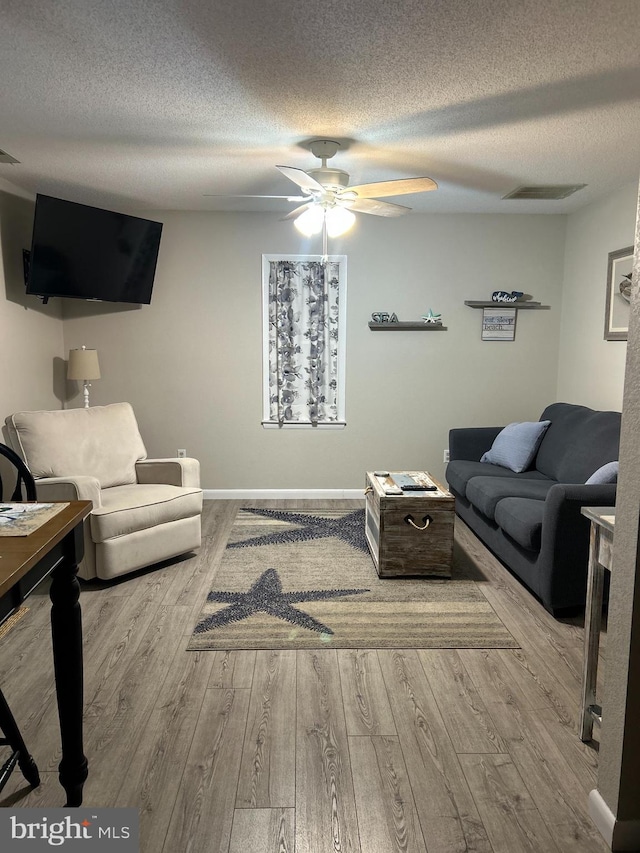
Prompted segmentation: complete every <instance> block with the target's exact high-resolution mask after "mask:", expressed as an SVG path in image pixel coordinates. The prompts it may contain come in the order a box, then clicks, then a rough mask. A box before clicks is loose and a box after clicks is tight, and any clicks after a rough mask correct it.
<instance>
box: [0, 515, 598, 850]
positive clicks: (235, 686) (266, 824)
mask: <svg viewBox="0 0 640 853" xmlns="http://www.w3.org/2000/svg"><path fill="white" fill-rule="evenodd" d="M256 503H257V502H253V503H252V504H249V503H247V502H244V504H243V503H241V502H236V501H208V502H207V503H206V504H205V512H204V515H203V534H204V536H203V547H202V549H201V551H200V552H199V554H198V555H196V556H193V557H190V558H186V559H184V560H182V561H180V562H173V563H172V564H168V565H166V566H162V567H160V568H157V569H155V570H153V571H145V572H141V573H138V574H137V575H135V576H130V577H128V578H125V579H124V580H122V581H120V582H117V583H98V584H91V585H89V584H83V591H82V595H81V605H82V609H83V622H84V645H85V751H86V753H87V757H88V759H89V778H88V780H87V784H86V786H85V804H86V805H88V806H133V807H136V808H137V809H138V810H139V812H140V825H141V850H142V851H144V853H176V851H189V853H199V851H207V853H212V852H213V851H216V853H240V851H241V852H242V853H245V851H251V853H294V851H295V853H458V851H475V853H491V851H494V853H517V851H527V853H537V852H538V851H539V853H555V851H557V853H567V852H568V851H576V853H578V851H580V853H590V851H593V853H606V851H607V850H608V848H607V846H606V845H605V844H604V842H603V841H602V839H601V837H600V835H599V834H598V832H597V830H596V829H595V827H594V826H593V824H592V822H591V820H590V818H589V815H588V808H587V795H588V793H589V791H590V790H591V789H592V788H594V787H595V781H596V769H597V743H591V744H588V745H586V744H583V743H581V741H580V740H579V738H578V736H577V720H578V710H579V695H580V678H581V667H582V633H583V630H582V619H581V618H574V619H570V620H561V621H560V620H556V619H553V618H552V617H551V616H550V615H549V614H548V613H547V612H546V611H545V610H544V609H543V608H542V606H541V605H539V604H538V603H537V602H536V601H535V599H534V598H533V597H532V596H530V595H529V594H528V593H527V592H526V591H525V590H524V588H523V587H522V586H521V585H520V584H519V583H518V582H517V581H515V580H514V579H513V578H512V577H511V576H510V575H509V573H508V572H507V571H506V570H505V569H504V568H503V567H502V566H501V565H500V564H499V563H498V561H497V560H495V559H494V558H493V557H492V556H491V555H490V554H489V553H488V552H487V551H486V549H485V548H484V547H483V546H482V545H481V544H480V543H479V542H478V540H477V539H476V538H475V537H474V535H473V534H472V533H471V532H470V531H469V530H468V529H467V528H466V527H465V525H464V524H463V523H461V522H460V521H457V526H456V537H457V540H458V542H459V543H460V545H461V546H462V547H463V548H464V549H465V551H466V552H467V554H469V555H470V556H471V558H472V559H473V561H474V563H475V565H476V566H477V569H478V572H479V575H480V576H481V577H482V578H483V580H481V581H479V586H480V588H481V590H482V592H483V593H484V595H485V596H486V598H487V599H488V600H489V601H490V603H491V604H492V606H493V607H494V609H495V610H496V612H497V613H498V615H499V616H500V617H501V619H502V620H503V621H504V623H505V624H506V625H507V627H508V628H509V630H510V631H511V632H512V634H513V635H514V637H515V638H516V639H517V640H518V642H519V643H520V645H521V648H519V649H486V650H485V649H463V650H450V649H445V650H434V649H429V650H413V649H401V650H392V649H387V650H383V651H382V650H381V651H376V650H374V649H359V650H351V649H343V650H335V649H320V650H318V651H309V650H304V651H297V652H293V651H258V652H255V651H246V652H245V651H230V652H221V651H218V652H187V651H185V648H186V644H187V641H188V638H189V636H190V634H191V631H192V629H193V625H194V624H195V622H196V619H197V617H198V614H199V611H200V608H201V606H202V603H203V601H204V599H205V596H206V594H207V592H208V590H209V588H210V585H211V577H212V573H213V571H214V570H215V568H216V566H217V565H218V563H219V561H220V559H221V556H222V553H223V550H224V547H225V543H226V540H227V537H228V534H229V530H230V528H231V525H232V523H233V519H234V517H235V514H236V512H237V510H238V508H239V507H240V506H242V505H254V506H255V505H256ZM259 504H260V505H261V506H270V505H271V506H273V505H274V503H273V502H267V501H262V502H259ZM277 505H278V506H282V505H283V504H282V502H278V504H277ZM321 505H322V504H319V502H317V501H316V502H314V503H313V504H310V503H306V502H304V501H295V502H294V501H289V502H288V506H289V507H290V508H291V509H299V508H303V507H308V506H313V507H319V506H321ZM323 505H324V506H331V507H337V508H340V507H342V506H344V507H345V508H348V509H353V508H354V506H356V505H357V504H354V502H353V501H332V502H325V503H324V504H323ZM390 582H393V581H390ZM427 582H428V581H425V583H427ZM27 604H28V606H29V608H30V610H29V613H28V614H27V616H26V617H25V618H23V619H22V620H21V621H19V622H18V623H17V624H16V625H15V627H14V628H13V629H12V630H11V632H10V633H9V634H8V635H7V636H6V637H5V638H4V639H3V640H2V642H1V643H0V684H1V685H2V689H3V691H4V692H5V694H6V696H7V699H8V701H9V703H10V705H11V707H12V709H13V711H14V714H15V715H16V717H17V718H18V720H19V722H20V726H21V728H22V732H23V735H24V737H25V740H26V742H27V744H28V746H29V748H30V750H31V751H32V753H33V754H34V756H35V758H36V761H37V763H38V765H39V767H40V770H41V776H42V784H41V785H40V787H39V788H38V789H37V790H35V791H29V789H28V788H26V787H25V783H24V780H23V778H22V776H21V774H20V773H19V771H15V772H14V773H13V775H12V777H11V779H10V781H9V784H8V785H7V787H6V788H5V790H4V791H3V793H2V797H3V799H2V800H1V801H0V805H1V806H5V807H6V806H19V807H27V806H30V807H45V806H61V805H63V803H64V798H63V793H62V789H61V788H60V786H59V784H58V780H57V764H58V762H59V760H60V746H59V734H58V727H57V717H56V710H55V693H54V688H53V673H52V665H51V642H50V635H49V622H48V620H49V600H48V594H47V590H46V589H40V590H38V591H37V592H36V594H34V595H32V596H31V598H30V599H29V600H28V602H27ZM596 736H597V732H596Z"/></svg>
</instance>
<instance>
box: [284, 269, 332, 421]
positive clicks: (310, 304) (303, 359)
mask: <svg viewBox="0 0 640 853" xmlns="http://www.w3.org/2000/svg"><path fill="white" fill-rule="evenodd" d="M339 290H340V264H339V263H338V262H332V261H327V262H326V263H324V262H322V261H284V260H283V261H270V262H269V293H268V306H269V420H271V421H274V422H277V423H279V424H281V425H282V424H285V423H295V422H300V423H311V424H312V425H313V426H317V425H318V424H319V423H332V422H335V421H337V420H338V396H337V394H338V332H339V329H338V299H339Z"/></svg>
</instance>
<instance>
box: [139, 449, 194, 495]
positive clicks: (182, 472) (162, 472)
mask: <svg viewBox="0 0 640 853" xmlns="http://www.w3.org/2000/svg"><path fill="white" fill-rule="evenodd" d="M136 477H137V479H138V483H164V484H166V485H167V486H184V487H189V488H193V489H199V488H200V463H199V462H198V460H197V459H192V458H190V457H186V458H184V459H171V458H170V459H145V460H144V461H142V462H136Z"/></svg>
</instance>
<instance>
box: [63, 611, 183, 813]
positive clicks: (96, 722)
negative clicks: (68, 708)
mask: <svg viewBox="0 0 640 853" xmlns="http://www.w3.org/2000/svg"><path fill="white" fill-rule="evenodd" d="M187 610H188V608H185V607H163V606H160V607H158V609H157V612H156V614H155V617H154V621H153V624H152V625H151V626H150V627H149V628H148V629H147V630H146V631H145V633H144V635H143V636H142V639H141V641H140V643H139V644H138V647H137V651H136V655H135V657H134V659H133V660H132V661H131V662H130V663H129V664H128V666H127V667H126V668H125V669H124V671H123V672H121V673H120V679H119V680H118V681H117V683H116V681H115V679H112V682H113V683H111V684H109V686H108V688H105V691H104V695H101V694H98V699H97V701H98V702H99V706H100V713H99V715H97V716H95V717H89V718H88V721H87V725H86V727H85V752H86V755H87V758H88V760H89V762H90V766H91V773H90V775H89V778H88V779H87V783H86V785H85V803H86V804H87V805H95V806H111V805H113V803H114V802H115V800H116V797H117V795H118V792H119V790H120V787H121V785H122V782H123V780H124V777H125V775H126V773H127V772H128V768H129V765H130V764H131V760H132V758H133V754H134V750H135V747H136V746H137V744H138V743H139V740H140V738H141V737H142V734H143V732H144V731H145V729H146V728H148V725H149V718H150V716H151V712H152V710H153V708H154V707H155V705H156V703H157V700H158V698H159V696H160V695H161V692H162V688H163V685H164V683H165V681H166V679H167V678H169V677H171V676H170V674H171V673H174V674H175V673H176V672H177V671H178V670H179V669H181V668H182V664H181V663H177V664H176V665H175V668H172V662H173V661H174V660H175V659H176V658H177V659H178V660H179V661H181V660H182V655H183V654H184V652H183V651H182V650H181V649H179V648H176V642H175V640H176V636H179V634H178V633H177V632H179V629H180V625H181V624H183V623H184V619H185V617H186V614H187ZM56 759H57V760H59V758H58V757H57V756H56Z"/></svg>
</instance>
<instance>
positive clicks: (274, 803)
mask: <svg viewBox="0 0 640 853" xmlns="http://www.w3.org/2000/svg"><path fill="white" fill-rule="evenodd" d="M255 667H256V677H255V678H254V679H253V686H252V689H251V699H250V703H249V725H248V726H247V734H246V737H245V742H244V749H243V753H242V761H241V764H240V778H239V780H238V798H237V800H236V807H237V808H251V809H262V808H267V809H269V808H284V807H291V808H293V807H294V806H295V799H296V795H295V766H296V762H295V745H296V743H295V741H296V738H295V730H296V653H295V651H259V652H258V653H257V656H256V664H255Z"/></svg>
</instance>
